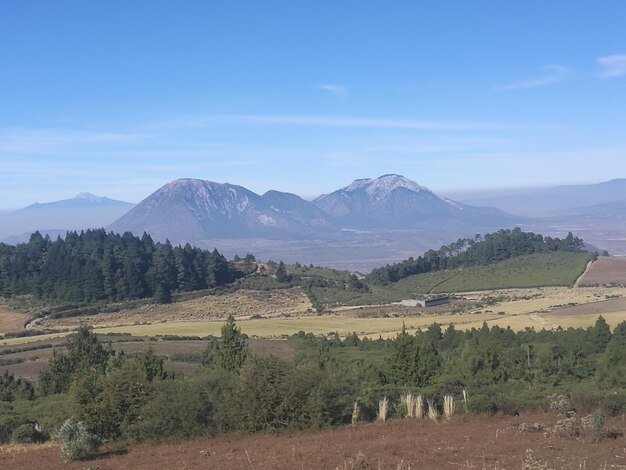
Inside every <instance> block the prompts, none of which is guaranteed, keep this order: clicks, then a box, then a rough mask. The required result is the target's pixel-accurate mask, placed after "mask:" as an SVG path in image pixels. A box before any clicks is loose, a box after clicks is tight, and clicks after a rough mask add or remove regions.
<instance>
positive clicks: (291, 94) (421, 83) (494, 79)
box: [0, 0, 626, 210]
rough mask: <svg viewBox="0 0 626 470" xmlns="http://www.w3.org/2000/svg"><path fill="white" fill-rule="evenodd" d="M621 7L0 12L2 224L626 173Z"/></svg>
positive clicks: (155, 7) (24, 1)
mask: <svg viewBox="0 0 626 470" xmlns="http://www.w3.org/2000/svg"><path fill="white" fill-rule="evenodd" d="M625 21H626V2H623V1H597V2H589V1H576V0H567V1H560V0H551V1H545V0H541V1H534V0H525V1H523V2H522V1H518V2H503V1H501V0H500V1H471V2H470V1H465V0H458V1H441V0H439V1H407V2H404V1H395V2H393V1H391V2H390V1H386V2H378V1H367V2H363V1H315V2H310V1H306V2H305V1H284V2H280V1H263V2H258V1H250V2H240V1H234V0H233V1H208V0H207V1H197V2H196V1H189V0H188V1H184V2H180V1H176V2H175V1H154V0H151V1H139V0H133V1H116V0H107V1H95V0H94V1H89V2H85V1H61V0H58V1H54V0H45V1H44V0H41V1H29V0H20V1H13V0H0V180H1V181H2V184H1V185H0V210H1V209H10V208H18V207H22V206H25V205H27V204H30V203H32V202H35V201H39V202H44V201H51V200H56V199H63V198H67V197H72V196H74V195H75V194H77V193H79V192H82V191H90V192H93V193H95V194H98V195H106V196H109V197H114V198H117V199H123V200H128V201H131V202H138V201H140V200H141V199H143V198H144V197H145V196H147V195H148V194H149V193H151V192H152V191H154V190H156V189H157V188H158V187H160V186H161V185H163V184H165V183H167V182H168V181H171V180H173V179H176V178H181V177H195V178H201V179H209V180H212V181H218V182H231V183H235V184H241V185H243V186H246V187H248V188H250V189H252V190H254V191H257V192H264V191H266V190H268V189H278V190H283V191H289V192H294V193H296V194H299V195H301V196H305V197H312V196H316V195H319V194H321V193H325V192H329V191H332V190H334V189H337V188H338V187H341V186H344V185H347V184H349V183H350V182H351V181H352V180H353V179H356V178H362V177H376V176H379V175H382V174H385V173H400V174H403V175H405V176H407V177H409V178H411V179H414V180H416V181H417V182H418V183H420V184H421V185H424V186H427V187H430V188H431V189H433V190H435V191H439V192H451V191H454V190H467V189H472V188H477V189H488V188H509V187H524V186H545V185H557V184H569V183H594V182H600V181H605V180H609V179H612V178H617V177H626V132H625V131H626V28H625V27H624V22H625Z"/></svg>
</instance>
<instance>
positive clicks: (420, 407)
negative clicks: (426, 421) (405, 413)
mask: <svg viewBox="0 0 626 470" xmlns="http://www.w3.org/2000/svg"><path fill="white" fill-rule="evenodd" d="M414 415H415V417H416V418H417V419H422V418H423V417H424V399H423V398H422V396H421V395H418V396H417V398H415V412H414Z"/></svg>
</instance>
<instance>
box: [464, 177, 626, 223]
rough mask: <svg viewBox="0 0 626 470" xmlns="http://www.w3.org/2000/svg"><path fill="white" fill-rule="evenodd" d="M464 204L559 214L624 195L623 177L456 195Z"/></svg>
mask: <svg viewBox="0 0 626 470" xmlns="http://www.w3.org/2000/svg"><path fill="white" fill-rule="evenodd" d="M457 199H460V200H462V201H463V202H464V203H467V204H475V205H485V206H491V207H497V208H498V209H501V210H504V211H507V212H509V213H512V214H517V215H525V216H531V217H537V216H560V215H567V214H568V213H571V212H573V211H572V210H573V209H577V208H584V207H589V206H595V205H602V204H607V203H611V202H616V201H621V200H625V199H626V179H624V178H622V179H614V180H611V181H606V182H603V183H597V184H585V185H568V186H557V187H554V188H533V189H517V190H502V191H490V192H484V193H480V192H473V193H472V192H470V193H466V194H465V195H457Z"/></svg>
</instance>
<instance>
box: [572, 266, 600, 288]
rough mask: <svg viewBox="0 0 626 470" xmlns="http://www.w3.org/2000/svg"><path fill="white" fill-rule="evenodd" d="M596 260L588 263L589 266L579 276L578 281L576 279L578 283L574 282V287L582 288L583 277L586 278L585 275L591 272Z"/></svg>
mask: <svg viewBox="0 0 626 470" xmlns="http://www.w3.org/2000/svg"><path fill="white" fill-rule="evenodd" d="M594 261H595V260H593V259H592V260H591V261H589V262H588V263H587V266H585V270H584V271H583V273H582V274H581V275H580V276H578V279H576V282H574V287H580V282H581V281H582V279H583V277H585V274H587V273H588V272H589V270H590V269H591V265H592V264H593V262H594Z"/></svg>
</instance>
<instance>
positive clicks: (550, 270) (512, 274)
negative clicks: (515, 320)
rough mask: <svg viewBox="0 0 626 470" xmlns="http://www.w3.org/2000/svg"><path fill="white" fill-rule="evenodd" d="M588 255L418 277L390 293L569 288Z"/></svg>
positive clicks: (544, 256) (540, 257)
mask: <svg viewBox="0 0 626 470" xmlns="http://www.w3.org/2000/svg"><path fill="white" fill-rule="evenodd" d="M589 260H590V254H589V253H565V252H564V253H541V254H533V255H528V256H520V257H517V258H512V259H508V260H505V261H501V262H500V263H497V264H493V265H489V266H475V267H471V268H463V269H459V270H450V271H442V272H435V273H429V274H419V275H415V276H411V277H409V278H407V279H404V280H402V281H400V282H398V283H396V284H395V285H394V286H392V287H391V288H392V290H395V291H396V292H399V293H408V292H416V293H418V294H425V293H429V292H433V293H442V292H446V293H449V292H467V291H472V290H492V289H507V288H523V287H545V286H571V285H573V284H574V282H575V281H576V279H577V278H578V277H579V276H580V275H581V274H582V273H583V272H584V271H585V267H586V266H587V263H588V262H589Z"/></svg>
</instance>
